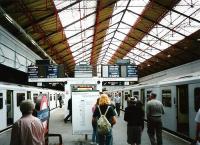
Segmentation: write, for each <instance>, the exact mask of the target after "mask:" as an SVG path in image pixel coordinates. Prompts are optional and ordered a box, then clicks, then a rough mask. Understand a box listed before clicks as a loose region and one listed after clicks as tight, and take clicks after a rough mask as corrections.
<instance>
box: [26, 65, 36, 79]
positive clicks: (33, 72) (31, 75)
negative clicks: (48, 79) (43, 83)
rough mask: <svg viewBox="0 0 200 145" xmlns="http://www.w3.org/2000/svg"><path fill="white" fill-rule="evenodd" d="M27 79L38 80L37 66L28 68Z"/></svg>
mask: <svg viewBox="0 0 200 145" xmlns="http://www.w3.org/2000/svg"><path fill="white" fill-rule="evenodd" d="M28 77H29V78H38V66H28Z"/></svg>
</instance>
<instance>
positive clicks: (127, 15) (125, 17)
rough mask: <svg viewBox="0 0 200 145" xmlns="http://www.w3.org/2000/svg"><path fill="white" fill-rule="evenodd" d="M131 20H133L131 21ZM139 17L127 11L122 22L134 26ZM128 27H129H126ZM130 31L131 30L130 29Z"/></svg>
mask: <svg viewBox="0 0 200 145" xmlns="http://www.w3.org/2000/svg"><path fill="white" fill-rule="evenodd" d="M130 18H131V19H130ZM137 18H138V17H137V16H136V15H134V14H133V13H131V12H129V11H126V13H125V15H124V17H123V19H122V21H123V22H125V23H126V24H129V25H131V26H132V25H133V24H134V22H135V21H136V20H137ZM126 27H127V26H126ZM129 29H130V28H129Z"/></svg>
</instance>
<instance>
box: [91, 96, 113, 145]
mask: <svg viewBox="0 0 200 145" xmlns="http://www.w3.org/2000/svg"><path fill="white" fill-rule="evenodd" d="M109 105H110V99H109V98H108V95H106V94H102V95H101V97H100V99H99V109H100V110H99V109H96V110H95V111H94V114H93V118H92V121H93V122H96V121H97V120H98V118H100V111H101V113H102V114H105V112H106V110H107V108H108V107H109V108H108V110H107V113H106V118H107V120H108V121H109V122H110V124H111V126H113V125H114V124H115V123H116V118H115V115H116V114H115V111H114V109H113V108H112V107H110V106H109ZM98 139H99V145H112V130H110V132H109V133H108V134H105V135H102V134H99V133H98Z"/></svg>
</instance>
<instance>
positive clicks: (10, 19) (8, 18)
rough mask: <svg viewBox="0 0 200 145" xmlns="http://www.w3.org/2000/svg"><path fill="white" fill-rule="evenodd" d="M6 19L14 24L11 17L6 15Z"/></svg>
mask: <svg viewBox="0 0 200 145" xmlns="http://www.w3.org/2000/svg"><path fill="white" fill-rule="evenodd" d="M5 17H6V19H7V20H8V21H9V22H10V23H13V19H12V18H11V17H10V16H9V15H7V14H5Z"/></svg>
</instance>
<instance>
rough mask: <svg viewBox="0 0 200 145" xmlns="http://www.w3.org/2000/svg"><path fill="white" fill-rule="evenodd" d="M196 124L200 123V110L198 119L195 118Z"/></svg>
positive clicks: (197, 115)
mask: <svg viewBox="0 0 200 145" xmlns="http://www.w3.org/2000/svg"><path fill="white" fill-rule="evenodd" d="M195 122H196V123H200V109H199V110H198V112H197V114H196V117H195Z"/></svg>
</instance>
